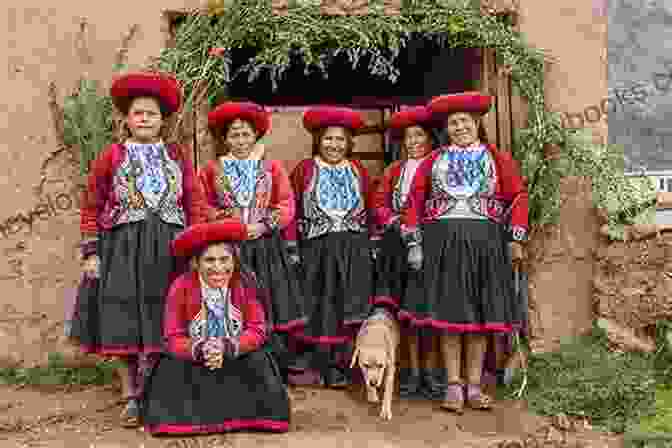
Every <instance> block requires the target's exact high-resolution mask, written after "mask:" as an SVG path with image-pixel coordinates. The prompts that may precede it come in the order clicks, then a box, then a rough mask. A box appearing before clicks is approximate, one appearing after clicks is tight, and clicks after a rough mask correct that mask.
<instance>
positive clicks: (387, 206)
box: [371, 162, 399, 234]
mask: <svg viewBox="0 0 672 448" xmlns="http://www.w3.org/2000/svg"><path fill="white" fill-rule="evenodd" d="M398 167H399V162H394V163H393V164H392V165H390V166H389V167H387V169H386V170H385V173H384V174H383V178H382V179H381V180H380V182H379V183H378V185H377V186H376V187H375V188H374V189H373V191H372V194H371V213H372V215H373V223H374V229H375V233H376V234H382V233H383V232H384V231H385V226H387V225H388V224H389V223H390V221H392V218H393V217H394V211H393V210H392V188H393V185H394V183H395V181H396V178H395V174H396V173H397V171H398V170H397V168H398Z"/></svg>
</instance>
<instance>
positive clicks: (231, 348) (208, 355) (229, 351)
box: [201, 338, 236, 370]
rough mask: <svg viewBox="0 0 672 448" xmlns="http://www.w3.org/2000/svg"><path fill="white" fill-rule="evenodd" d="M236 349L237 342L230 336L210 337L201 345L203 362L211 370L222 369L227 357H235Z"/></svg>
mask: <svg viewBox="0 0 672 448" xmlns="http://www.w3.org/2000/svg"><path fill="white" fill-rule="evenodd" d="M235 351H236V350H235V344H234V342H233V341H232V340H231V339H229V338H208V339H206V340H205V342H203V345H202V347H201V353H202V358H203V362H204V364H205V366H206V367H207V368H208V369H210V370H214V369H220V368H221V367H222V365H223V364H224V359H225V358H226V359H233V357H234V356H235Z"/></svg>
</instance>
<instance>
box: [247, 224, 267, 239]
mask: <svg viewBox="0 0 672 448" xmlns="http://www.w3.org/2000/svg"><path fill="white" fill-rule="evenodd" d="M265 232H266V225H265V224H262V223H259V224H248V225H247V237H248V238H249V239H251V240H256V239H257V238H259V237H260V236H261V235H263V234H264V233H265Z"/></svg>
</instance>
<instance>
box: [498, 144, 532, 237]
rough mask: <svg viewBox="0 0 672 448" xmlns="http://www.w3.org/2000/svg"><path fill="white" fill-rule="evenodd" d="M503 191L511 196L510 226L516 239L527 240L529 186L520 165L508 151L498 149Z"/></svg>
mask: <svg viewBox="0 0 672 448" xmlns="http://www.w3.org/2000/svg"><path fill="white" fill-rule="evenodd" d="M497 156H498V159H499V166H500V176H501V182H502V191H503V192H504V194H505V195H506V196H508V197H510V198H511V205H510V208H509V226H510V230H511V233H512V236H513V239H514V241H526V240H527V237H528V231H529V223H528V201H529V195H528V192H527V187H526V186H525V183H524V182H523V178H522V176H521V175H520V165H519V163H518V161H517V160H515V159H514V158H513V156H512V155H511V153H510V152H508V151H497Z"/></svg>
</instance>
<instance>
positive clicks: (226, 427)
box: [145, 419, 289, 435]
mask: <svg viewBox="0 0 672 448" xmlns="http://www.w3.org/2000/svg"><path fill="white" fill-rule="evenodd" d="M245 429H247V430H255V429H256V430H261V431H270V432H288V431H289V422H282V421H277V420H264V419H260V420H256V419H251V420H229V421H227V422H224V423H219V424H213V425H175V424H170V423H161V424H158V425H145V430H146V431H147V432H148V433H150V434H152V435H155V434H213V433H222V432H229V431H236V430H245Z"/></svg>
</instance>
